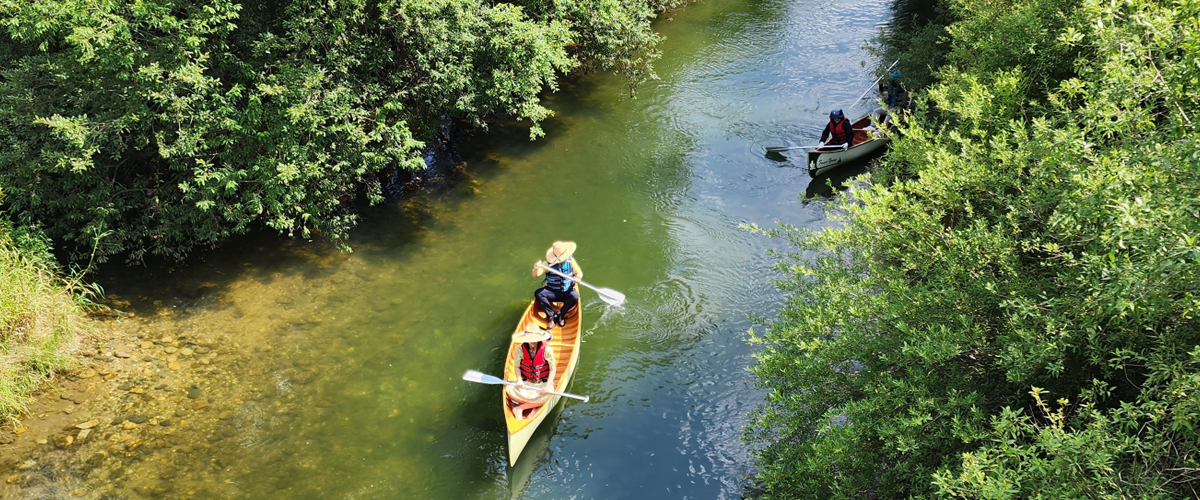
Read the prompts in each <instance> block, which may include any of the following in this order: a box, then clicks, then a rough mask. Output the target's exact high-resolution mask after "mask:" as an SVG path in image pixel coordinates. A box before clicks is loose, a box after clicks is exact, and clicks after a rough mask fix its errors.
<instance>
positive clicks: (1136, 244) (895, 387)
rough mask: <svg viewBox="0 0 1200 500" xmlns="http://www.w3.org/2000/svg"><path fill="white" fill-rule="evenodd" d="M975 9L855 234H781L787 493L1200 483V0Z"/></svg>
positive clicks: (770, 463)
mask: <svg viewBox="0 0 1200 500" xmlns="http://www.w3.org/2000/svg"><path fill="white" fill-rule="evenodd" d="M954 8H956V9H959V11H958V17H957V19H958V21H956V22H955V23H953V24H951V25H950V26H949V27H948V29H947V32H948V33H950V34H951V36H952V39H951V40H950V43H949V48H950V49H949V50H950V52H949V53H948V54H947V55H946V61H947V62H948V63H947V65H946V66H943V67H941V68H939V69H938V71H937V80H938V81H937V83H935V84H934V85H933V86H931V87H930V88H928V89H926V90H925V91H923V92H922V93H921V94H920V95H921V105H920V106H919V107H918V109H917V110H915V111H914V113H912V114H911V115H910V116H909V117H908V118H907V119H906V120H905V122H904V125H903V126H902V127H901V129H902V132H903V134H902V136H900V137H897V138H896V140H895V141H894V143H893V147H892V149H891V152H890V153H889V155H888V158H887V159H886V161H885V162H884V164H883V165H882V167H881V168H880V169H879V171H878V172H877V173H876V174H875V175H874V176H872V177H870V178H869V179H868V182H867V183H866V184H864V185H863V186H862V187H859V188H855V189H852V190H851V191H850V194H849V196H847V197H845V198H843V199H840V200H837V201H835V202H833V203H832V204H831V205H830V206H829V207H828V208H829V209H830V211H831V212H832V213H833V214H834V216H835V220H836V221H837V222H838V223H839V224H840V226H839V227H837V228H830V229H826V230H823V231H801V230H796V229H792V228H783V229H781V230H777V231H773V233H774V234H777V235H781V236H786V237H787V238H789V240H790V241H791V242H792V243H793V245H794V246H795V247H796V249H797V250H798V252H797V253H796V254H795V255H793V256H792V257H791V258H789V259H787V260H785V261H784V262H783V263H781V270H783V271H784V272H786V273H787V276H788V277H787V279H786V280H785V281H784V282H783V283H782V285H783V287H784V289H785V290H788V291H790V292H792V294H793V297H792V298H791V300H790V301H789V302H788V304H787V305H786V306H785V307H784V309H783V310H782V311H781V314H780V318H779V320H778V321H776V322H775V323H774V324H772V325H771V326H770V328H769V329H768V330H767V331H766V332H765V333H763V334H762V335H761V337H759V338H758V341H760V342H762V343H763V344H764V350H763V352H762V353H761V354H760V355H759V359H758V361H757V363H756V364H755V366H754V368H753V371H754V372H755V374H756V375H757V376H758V377H759V379H760V380H761V381H762V383H763V385H764V386H766V387H768V388H770V389H771V393H770V396H769V397H768V401H767V404H766V405H764V407H763V408H762V409H761V410H760V412H759V413H758V415H757V417H756V420H755V422H754V424H753V425H752V426H751V428H750V430H749V436H750V437H751V438H752V439H756V440H757V442H759V443H760V444H761V446H762V448H761V452H760V456H759V458H760V464H761V466H762V468H763V472H762V475H763V477H764V479H765V480H766V483H767V486H768V492H769V493H768V496H770V497H772V498H829V497H838V498H857V497H862V496H871V497H886V498H891V497H903V496H909V497H933V496H957V497H968V498H1063V497H1071V498H1155V497H1178V496H1184V495H1190V494H1192V493H1191V492H1192V491H1193V488H1194V486H1195V484H1194V483H1195V481H1196V471H1197V470H1200V468H1198V467H1197V464H1196V458H1195V457H1196V455H1197V444H1198V443H1200V436H1198V435H1197V434H1196V432H1195V430H1194V429H1195V428H1196V427H1197V424H1200V420H1198V419H1200V411H1197V405H1198V404H1200V403H1198V402H1197V401H1200V400H1197V399H1196V398H1195V397H1194V396H1192V394H1194V392H1193V388H1194V384H1195V383H1196V377H1195V370H1196V368H1197V361H1198V359H1197V355H1198V354H1200V351H1197V350H1196V345H1197V344H1200V328H1198V325H1197V322H1196V318H1197V312H1198V311H1200V301H1198V300H1197V290H1196V283H1200V246H1197V244H1196V242H1197V237H1196V236H1195V235H1196V234H1200V217H1197V215H1198V214H1200V197H1198V196H1197V195H1196V193H1197V192H1200V153H1198V152H1197V151H1198V149H1197V147H1196V145H1197V144H1196V143H1197V138H1200V136H1198V135H1197V133H1196V131H1195V127H1194V125H1193V122H1192V120H1193V118H1194V117H1193V116H1192V115H1193V114H1194V113H1193V111H1192V110H1195V109H1200V106H1198V105H1200V94H1198V93H1197V91H1196V89H1195V85H1194V84H1193V82H1195V81H1200V64H1197V62H1198V61H1200V44H1198V43H1197V33H1200V30H1198V29H1197V27H1198V20H1200V3H1197V2H1191V1H1182V2H1168V1H1159V0H1131V1H1128V2H1123V3H1120V4H1112V3H1107V2H1099V1H1095V0H1084V1H1082V2H1077V3H1063V2H1058V1H1053V0H1021V1H1017V2H1011V3H1006V4H1004V5H1002V6H1001V8H999V9H997V7H996V6H995V5H994V4H991V3H978V4H976V3H971V2H958V3H955V4H954ZM1063 13H1069V14H1063ZM1030 387H1038V388H1044V389H1035V390H1034V394H1035V398H1034V399H1033V400H1030V398H1028V397H1027V396H1026V394H1027V393H1029V391H1030ZM1043 390H1044V391H1045V392H1044V393H1043V392H1042V391H1043ZM1043 394H1050V395H1051V396H1052V397H1053V398H1055V399H1059V400H1061V404H1062V405H1063V406H1060V407H1059V408H1058V409H1051V408H1050V407H1049V406H1048V405H1046V404H1044V403H1043V402H1042V400H1041V399H1040V398H1041V396H1042V395H1043ZM1068 399H1073V400H1075V401H1076V403H1075V405H1073V406H1069V407H1067V406H1066V401H1067V400H1068ZM1068 410H1069V411H1068Z"/></svg>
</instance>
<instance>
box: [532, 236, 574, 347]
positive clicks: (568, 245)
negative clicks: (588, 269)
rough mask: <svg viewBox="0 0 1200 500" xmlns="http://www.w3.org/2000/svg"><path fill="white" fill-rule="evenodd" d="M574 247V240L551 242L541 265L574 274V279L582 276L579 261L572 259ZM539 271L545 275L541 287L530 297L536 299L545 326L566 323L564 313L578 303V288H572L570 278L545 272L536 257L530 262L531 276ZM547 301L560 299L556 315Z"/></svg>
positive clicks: (537, 274) (563, 272) (534, 275)
mask: <svg viewBox="0 0 1200 500" xmlns="http://www.w3.org/2000/svg"><path fill="white" fill-rule="evenodd" d="M575 247H576V245H575V242H574V241H556V242H554V244H553V245H550V249H549V250H546V262H545V264H546V265H548V266H549V267H550V268H551V269H553V270H555V271H558V272H560V273H562V274H565V275H567V276H573V277H575V279H576V280H580V279H583V269H580V268H579V263H578V262H575V257H573V255H574V254H575ZM543 274H544V275H546V278H545V279H543V280H542V287H541V288H539V289H537V291H536V292H533V299H534V300H536V301H537V304H538V307H540V308H541V309H542V312H545V313H546V321H547V323H546V325H547V327H548V328H553V327H554V324H555V323H558V326H563V325H564V324H566V322H567V313H569V312H571V308H573V307H575V305H576V304H578V303H579V289H578V288H575V282H574V281H572V280H569V279H566V278H563V277H562V276H559V275H557V274H554V273H548V272H546V270H545V269H542V261H540V260H539V261H537V264H534V265H533V277H534V278H537V277H539V276H541V275H543ZM551 302H562V308H561V309H559V312H558V313H557V314H556V313H555V312H554V307H552V306H551V305H550V303H551Z"/></svg>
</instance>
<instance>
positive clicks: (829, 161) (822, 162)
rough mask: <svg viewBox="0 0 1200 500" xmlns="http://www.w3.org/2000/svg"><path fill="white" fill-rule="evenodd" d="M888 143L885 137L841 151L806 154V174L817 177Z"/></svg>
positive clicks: (816, 151) (821, 151)
mask: <svg viewBox="0 0 1200 500" xmlns="http://www.w3.org/2000/svg"><path fill="white" fill-rule="evenodd" d="M887 143H888V138H887V137H879V138H875V139H871V140H868V141H867V142H864V143H861V144H856V145H854V147H852V148H850V149H847V150H845V151H843V150H840V149H838V150H815V151H809V152H808V174H809V175H811V176H813V177H817V176H820V175H823V174H825V173H826V172H829V171H830V170H833V169H835V168H838V167H840V166H842V165H845V164H849V163H853V162H855V161H857V160H860V159H862V158H863V157H865V156H869V155H870V154H872V153H874V152H875V151H878V150H879V148H882V147H883V146H884V145H886V144H887Z"/></svg>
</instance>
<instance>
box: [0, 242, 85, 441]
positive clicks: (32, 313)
mask: <svg viewBox="0 0 1200 500" xmlns="http://www.w3.org/2000/svg"><path fill="white" fill-rule="evenodd" d="M53 262H54V261H53V257H52V256H50V254H49V252H48V247H47V245H46V243H45V242H44V241H42V240H40V239H39V238H37V237H35V236H32V235H29V234H27V233H25V232H23V231H13V230H10V229H9V228H7V227H0V420H8V419H10V418H13V417H15V416H17V415H19V414H21V413H23V412H25V411H26V410H27V406H26V405H27V403H28V401H29V398H30V396H31V395H32V394H33V393H34V391H36V390H38V389H39V388H40V387H42V386H43V384H44V383H45V382H46V381H47V379H48V377H49V376H51V375H52V374H54V373H55V372H57V371H59V370H62V369H64V368H67V367H68V366H70V365H71V364H72V362H73V360H74V358H73V353H74V352H75V347H76V345H77V344H78V341H77V339H78V336H79V332H80V331H81V330H82V329H83V321H84V317H83V311H82V307H81V305H80V303H79V302H77V300H76V299H75V298H74V297H75V296H74V295H73V294H72V293H71V292H70V291H69V290H68V288H67V286H66V285H65V284H64V283H63V282H62V280H61V279H60V278H59V277H58V275H57V274H56V272H55V266H54V264H53Z"/></svg>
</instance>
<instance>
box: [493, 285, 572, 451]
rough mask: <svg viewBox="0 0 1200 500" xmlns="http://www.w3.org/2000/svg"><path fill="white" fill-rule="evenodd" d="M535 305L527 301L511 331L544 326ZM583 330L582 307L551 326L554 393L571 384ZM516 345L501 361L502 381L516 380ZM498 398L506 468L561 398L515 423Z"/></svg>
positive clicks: (510, 409) (506, 402)
mask: <svg viewBox="0 0 1200 500" xmlns="http://www.w3.org/2000/svg"><path fill="white" fill-rule="evenodd" d="M536 306H537V303H536V302H530V304H529V307H527V308H525V314H524V315H523V316H521V321H519V322H517V329H516V330H515V331H514V333H516V332H522V331H525V328H526V327H527V326H529V325H534V324H536V325H539V326H542V327H545V326H546V325H547V324H548V322H547V321H546V319H545V318H542V315H541V314H540V313H538V312H537V309H538V308H537V307H536ZM582 329H583V304H582V303H580V304H579V305H577V306H575V310H574V311H572V312H571V313H569V315H568V316H567V321H566V324H565V325H563V326H561V327H559V326H557V325H555V326H554V327H553V330H551V331H552V332H553V335H554V338H553V339H552V340H551V341H550V349H551V350H552V351H553V352H554V362H555V365H556V366H555V370H556V372H555V374H554V390H555V391H558V392H566V390H567V384H568V383H570V382H571V375H573V374H574V373H575V365H576V364H577V363H578V362H579V340H580V337H582V335H580V333H581V332H582ZM518 346H519V344H515V343H513V344H509V346H508V352H507V355H506V356H505V358H504V380H517V370H516V367H515V366H513V353H514V352H516V349H517V347H518ZM500 398H501V399H502V400H503V404H502V406H503V407H504V423H505V424H506V426H507V427H508V464H509V466H512V465H515V464H516V463H517V457H519V456H521V451H522V450H524V449H525V445H526V444H528V443H529V438H530V437H532V436H533V432H534V431H535V430H537V428H538V426H539V425H541V424H542V421H543V420H545V419H546V416H547V415H549V414H550V413H552V412H551V411H550V410H551V409H553V408H554V406H555V405H557V404H558V400H559V399H561V396H553V397H552V398H551V399H550V400H549V401H547V402H546V404H543V405H542V406H541V407H539V408H537V409H535V410H534V412H533V413H532V414H531V415H530V416H529V417H528V418H525V419H522V420H517V418H516V416H514V415H513V405H512V403H511V401H509V398H508V394H507V393H506V392H505V391H501V392H500Z"/></svg>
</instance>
